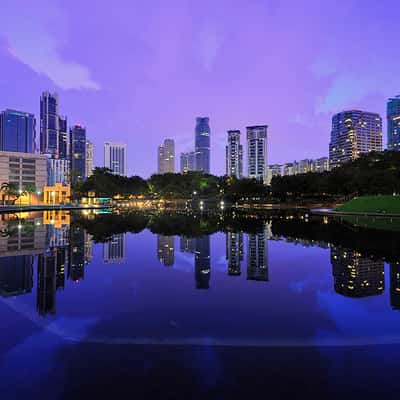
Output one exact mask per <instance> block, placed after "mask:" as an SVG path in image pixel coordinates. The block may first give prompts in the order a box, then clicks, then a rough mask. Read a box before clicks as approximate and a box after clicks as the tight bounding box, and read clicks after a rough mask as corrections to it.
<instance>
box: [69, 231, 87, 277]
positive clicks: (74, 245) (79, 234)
mask: <svg viewBox="0 0 400 400" xmlns="http://www.w3.org/2000/svg"><path fill="white" fill-rule="evenodd" d="M86 244H87V242H86V233H85V231H84V230H83V229H82V228H81V227H79V226H71V228H70V249H69V265H68V279H71V280H73V281H75V282H79V281H80V280H81V279H83V278H84V277H85V256H86V255H87V252H86V247H85V245H86Z"/></svg>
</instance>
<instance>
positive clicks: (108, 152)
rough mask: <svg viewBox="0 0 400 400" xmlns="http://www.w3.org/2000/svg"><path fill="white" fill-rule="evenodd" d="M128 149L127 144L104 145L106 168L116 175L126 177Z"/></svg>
mask: <svg viewBox="0 0 400 400" xmlns="http://www.w3.org/2000/svg"><path fill="white" fill-rule="evenodd" d="M126 149H127V145H126V144H125V143H111V142H107V143H104V167H105V168H108V169H109V170H111V171H112V173H113V174H114V175H123V176H126Z"/></svg>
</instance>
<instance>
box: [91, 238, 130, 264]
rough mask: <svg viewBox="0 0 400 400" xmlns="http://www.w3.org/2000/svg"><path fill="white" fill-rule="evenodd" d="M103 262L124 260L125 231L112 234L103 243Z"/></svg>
mask: <svg viewBox="0 0 400 400" xmlns="http://www.w3.org/2000/svg"><path fill="white" fill-rule="evenodd" d="M88 262H90V261H89V260H88ZM103 262H104V263H105V264H122V263H124V262H125V233H118V234H115V235H112V237H111V239H110V240H109V241H108V242H105V243H103Z"/></svg>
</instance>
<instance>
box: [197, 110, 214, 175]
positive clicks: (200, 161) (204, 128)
mask: <svg viewBox="0 0 400 400" xmlns="http://www.w3.org/2000/svg"><path fill="white" fill-rule="evenodd" d="M210 134H211V130H210V119H209V118H208V117H198V118H196V128H195V153H196V154H195V157H196V161H195V168H196V171H200V172H204V173H206V174H209V173H210Z"/></svg>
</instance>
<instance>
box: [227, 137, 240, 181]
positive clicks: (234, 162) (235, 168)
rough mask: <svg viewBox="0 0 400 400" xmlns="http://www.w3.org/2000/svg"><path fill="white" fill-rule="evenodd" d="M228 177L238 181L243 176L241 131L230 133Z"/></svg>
mask: <svg viewBox="0 0 400 400" xmlns="http://www.w3.org/2000/svg"><path fill="white" fill-rule="evenodd" d="M226 175H228V176H234V177H236V178H238V179H240V178H241V177H242V175H243V146H242V145H241V144H240V131H228V145H227V146H226Z"/></svg>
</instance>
